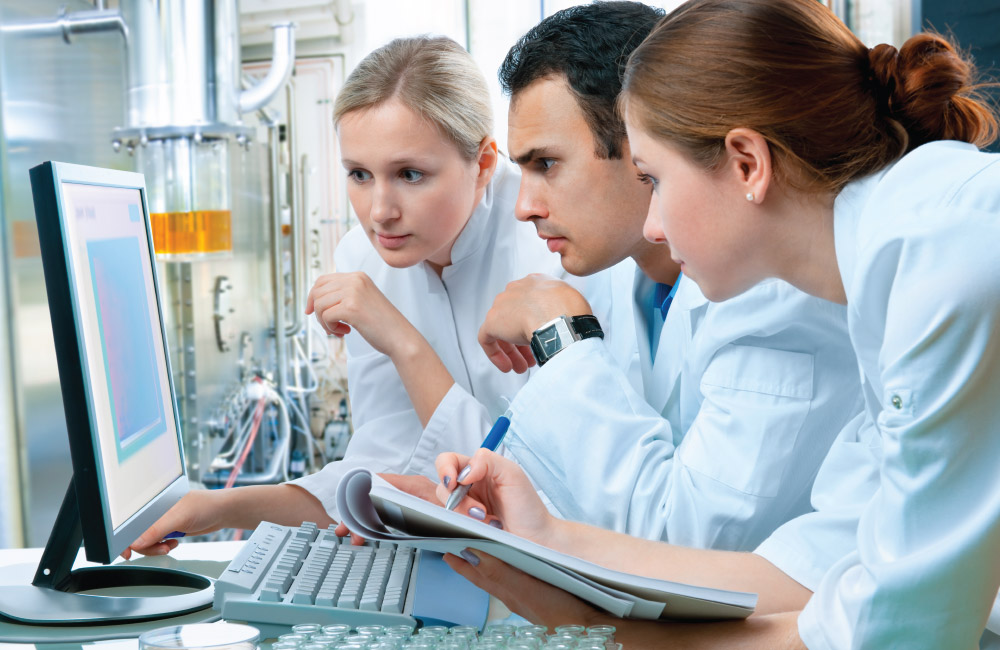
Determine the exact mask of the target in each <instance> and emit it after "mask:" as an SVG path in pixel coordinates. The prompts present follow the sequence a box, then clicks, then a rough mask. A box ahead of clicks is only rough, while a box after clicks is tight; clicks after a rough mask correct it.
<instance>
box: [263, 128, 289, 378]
mask: <svg viewBox="0 0 1000 650" xmlns="http://www.w3.org/2000/svg"><path fill="white" fill-rule="evenodd" d="M267 133H268V143H269V145H270V147H269V149H270V155H271V291H272V292H273V294H274V305H273V307H274V309H273V312H274V359H275V366H276V367H275V374H276V375H277V377H276V379H277V383H278V394H279V395H284V394H285V389H286V388H287V381H286V378H285V369H286V366H287V365H288V358H287V356H288V355H287V354H286V350H285V346H286V345H287V341H286V340H285V337H284V336H283V333H284V331H285V282H284V277H283V275H282V266H283V265H282V255H281V205H280V202H279V197H280V196H281V193H280V189H279V186H278V179H279V176H280V173H281V169H280V167H279V164H278V158H279V152H278V148H279V146H280V141H279V140H278V125H277V124H273V123H272V124H270V125H268V127H267Z"/></svg>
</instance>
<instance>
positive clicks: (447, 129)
mask: <svg viewBox="0 0 1000 650" xmlns="http://www.w3.org/2000/svg"><path fill="white" fill-rule="evenodd" d="M392 99H398V100H399V101H400V102H401V103H402V104H403V105H404V106H406V107H407V108H409V109H410V110H412V111H413V112H415V113H416V114H417V115H420V116H421V117H423V118H424V119H427V120H429V121H430V122H431V123H433V124H435V125H436V126H437V127H438V128H439V129H440V130H441V132H442V133H443V134H444V135H445V136H446V137H447V138H448V139H449V140H451V141H452V142H453V143H454V144H455V146H456V147H458V150H459V152H460V153H461V154H462V155H463V156H465V157H466V158H467V159H469V160H475V159H476V157H477V156H478V153H479V147H480V145H481V144H482V142H483V139H484V138H486V137H488V136H489V135H490V134H491V133H492V131H493V111H492V109H491V108H490V94H489V90H488V89H487V87H486V79H485V78H484V77H483V74H482V72H480V71H479V68H478V67H477V66H476V64H475V62H474V61H473V60H472V57H471V56H470V55H469V53H468V52H466V51H465V50H464V49H463V48H462V47H461V46H460V45H459V44H458V43H456V42H455V41H453V40H451V39H450V38H445V37H430V36H414V37H410V38H397V39H395V40H394V41H391V42H390V43H388V44H386V45H383V46H382V47H380V48H378V49H377V50H375V51H374V52H372V53H371V54H369V55H368V56H366V57H365V58H364V60H362V61H361V63H359V64H358V67H356V68H355V69H354V71H353V72H351V74H350V76H348V77H347V81H346V82H345V83H344V88H343V90H341V91H340V94H339V95H337V101H336V104H335V105H334V113H333V120H334V123H335V124H339V123H340V120H341V119H342V118H343V117H344V116H345V115H347V114H348V113H352V112H354V111H359V110H367V109H370V108H376V107H378V106H380V105H382V104H384V103H386V102H388V101H389V100H392Z"/></svg>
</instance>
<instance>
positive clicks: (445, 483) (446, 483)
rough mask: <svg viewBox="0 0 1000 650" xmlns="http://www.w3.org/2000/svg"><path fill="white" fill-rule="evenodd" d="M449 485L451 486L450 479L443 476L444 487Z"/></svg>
mask: <svg viewBox="0 0 1000 650" xmlns="http://www.w3.org/2000/svg"><path fill="white" fill-rule="evenodd" d="M449 485H451V477H450V476H445V477H444V486H445V487H448V486H449Z"/></svg>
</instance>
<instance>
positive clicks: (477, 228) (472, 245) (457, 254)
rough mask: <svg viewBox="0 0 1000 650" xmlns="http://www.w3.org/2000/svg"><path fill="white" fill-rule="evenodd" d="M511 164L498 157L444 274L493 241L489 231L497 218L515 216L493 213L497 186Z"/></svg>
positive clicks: (452, 271)
mask: <svg viewBox="0 0 1000 650" xmlns="http://www.w3.org/2000/svg"><path fill="white" fill-rule="evenodd" d="M511 164H512V163H510V162H508V161H507V159H506V158H505V157H504V156H498V157H497V168H496V171H494V173H493V178H492V179H490V183H489V185H487V186H486V191H485V192H484V193H483V198H482V200H481V201H479V205H477V206H476V209H475V210H473V211H472V216H470V217H469V221H468V222H467V223H466V224H465V228H463V229H462V232H461V233H460V234H459V235H458V239H456V240H455V244H454V245H453V246H452V247H451V265H450V266H448V267H445V269H444V274H448V275H450V274H451V273H454V269H455V267H456V266H458V265H459V264H461V263H462V262H464V261H465V260H467V259H469V258H470V257H473V256H474V255H475V254H476V252H477V251H479V250H480V249H482V248H483V247H484V246H487V245H489V242H491V241H493V237H492V234H491V233H490V232H489V231H490V230H491V226H492V229H493V230H495V229H496V220H497V219H513V218H514V215H513V214H498V215H493V211H494V210H493V205H494V201H495V200H496V196H495V195H496V188H497V187H498V186H499V185H500V184H501V183H502V182H503V180H504V177H506V176H507V174H508V171H509V167H510V165H511Z"/></svg>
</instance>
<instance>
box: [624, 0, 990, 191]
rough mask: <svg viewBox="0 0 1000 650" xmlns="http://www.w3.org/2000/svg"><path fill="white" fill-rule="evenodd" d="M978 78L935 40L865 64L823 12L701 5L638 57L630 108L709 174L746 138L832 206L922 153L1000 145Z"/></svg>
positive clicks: (793, 181) (760, 3) (874, 52)
mask: <svg viewBox="0 0 1000 650" xmlns="http://www.w3.org/2000/svg"><path fill="white" fill-rule="evenodd" d="M973 73H974V68H973V66H972V64H971V63H970V62H969V61H967V60H966V59H964V58H963V57H962V56H961V55H960V54H958V52H957V51H956V49H955V47H954V46H952V44H951V43H949V42H948V40H946V39H945V38H943V37H941V36H938V35H934V34H918V35H917V36H914V37H913V38H911V39H909V40H908V41H907V42H906V43H905V44H904V45H903V47H902V48H901V49H900V50H899V51H898V52H897V51H896V48H894V47H892V46H891V45H879V46H877V47H875V48H873V49H871V50H869V49H868V48H867V47H865V45H864V44H863V43H862V42H861V41H860V40H858V38H857V37H856V36H854V34H852V33H851V31H850V30H849V29H847V27H846V26H845V25H844V24H843V23H842V22H841V21H840V20H839V19H838V18H837V17H836V16H834V15H833V13H832V12H830V10H829V9H827V8H826V7H824V6H822V5H821V4H820V3H818V2H816V1H815V0H692V1H691V2H688V3H686V4H685V5H683V6H681V7H680V8H679V9H677V10H676V11H674V12H673V13H671V14H670V15H668V16H667V17H666V18H664V19H663V21H661V22H660V24H659V25H658V26H657V28H656V29H655V30H653V32H652V33H651V34H650V35H649V37H648V38H646V40H645V41H644V42H643V43H642V44H641V45H640V46H639V47H638V48H637V49H636V50H635V52H633V54H632V56H631V58H630V60H629V65H628V68H627V70H626V73H625V83H624V88H623V93H622V103H623V105H624V106H625V107H627V109H628V111H629V118H630V119H632V120H635V121H636V123H638V124H639V125H640V126H641V127H642V128H643V129H644V130H645V131H647V132H648V133H650V134H651V135H652V136H653V137H655V138H658V139H661V140H664V141H666V142H669V143H670V144H672V145H673V146H676V147H679V148H680V149H681V150H683V151H685V152H687V153H688V155H690V156H691V157H692V158H693V159H694V160H696V161H699V162H700V163H701V164H703V165H704V166H705V167H706V168H709V169H712V168H714V166H715V165H717V164H718V163H719V161H720V160H721V155H722V153H723V151H724V150H725V137H726V134H727V133H728V132H729V131H730V130H732V129H733V128H736V127H747V128H750V129H753V130H755V131H757V132H759V133H760V134H761V135H763V136H764V138H765V139H766V140H767V142H768V144H769V145H770V147H771V155H772V159H773V161H774V162H773V164H774V169H775V173H776V176H777V177H778V178H779V179H783V180H785V181H787V182H788V183H789V184H790V185H792V186H795V187H799V188H802V189H808V190H818V191H833V192H837V191H839V190H840V189H842V188H843V186H844V185H846V184H847V183H848V182H850V181H851V180H854V179H856V178H860V177H862V176H866V175H868V174H871V173H873V172H875V171H878V170H879V169H882V168H883V167H885V166H886V165H889V164H890V163H892V162H893V161H895V160H896V159H897V158H899V157H900V156H902V155H903V154H904V153H906V152H907V151H909V150H911V149H914V148H916V147H918V146H920V145H921V144H924V143H926V142H931V141H933V140H950V139H954V140H963V141H965V142H971V143H973V144H976V145H977V146H983V145H986V144H989V143H990V142H992V141H993V140H994V139H995V138H996V135H997V119H996V116H995V115H994V114H993V112H992V111H991V110H990V108H989V107H988V106H987V105H986V104H985V103H984V102H983V101H981V100H979V99H977V97H976V95H977V90H978V88H977V87H976V86H974V85H973V81H972V79H973Z"/></svg>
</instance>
